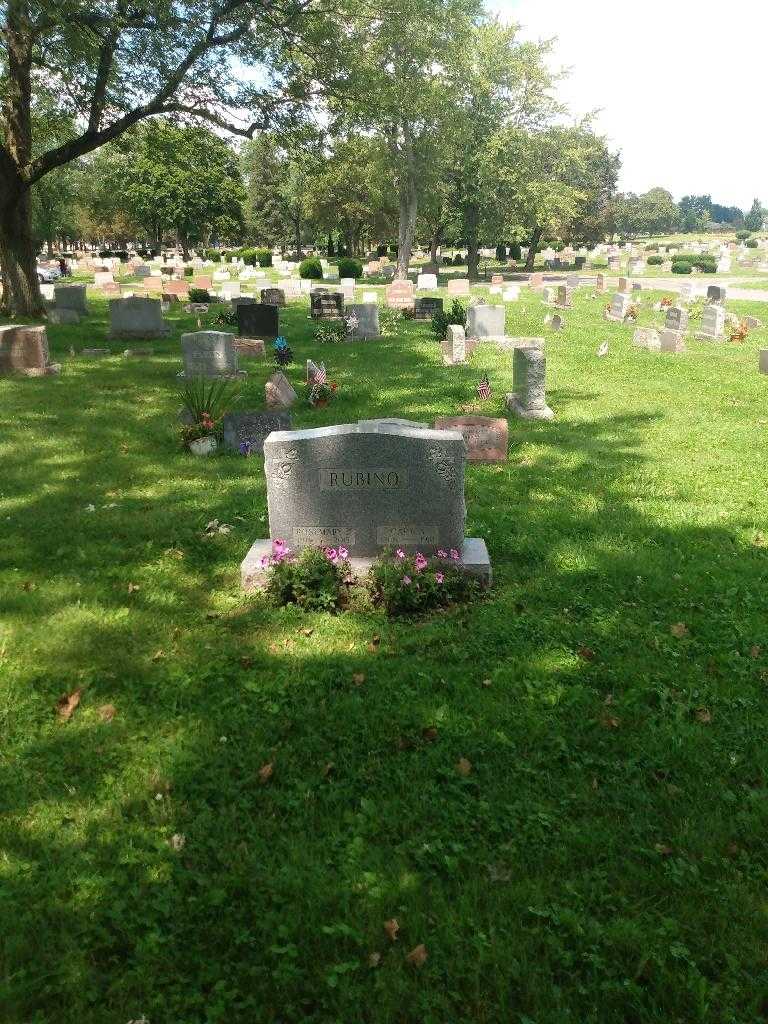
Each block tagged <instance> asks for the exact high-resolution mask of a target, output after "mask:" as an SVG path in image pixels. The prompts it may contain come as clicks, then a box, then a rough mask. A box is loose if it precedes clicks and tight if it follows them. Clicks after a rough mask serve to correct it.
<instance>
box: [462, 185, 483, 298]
mask: <svg viewBox="0 0 768 1024" xmlns="http://www.w3.org/2000/svg"><path fill="white" fill-rule="evenodd" d="M479 225H480V211H479V210H478V208H477V205H476V204H475V203H467V206H466V207H465V210H464V226H465V230H466V234H467V277H468V278H469V280H470V281H477V279H478V277H479V276H480V275H479V274H478V270H477V265H478V253H477V250H478V248H479V246H478V243H477V232H478V227H479Z"/></svg>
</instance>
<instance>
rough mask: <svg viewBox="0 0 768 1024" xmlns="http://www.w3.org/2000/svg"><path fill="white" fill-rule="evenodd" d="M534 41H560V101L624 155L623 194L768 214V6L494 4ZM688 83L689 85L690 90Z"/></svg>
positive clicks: (742, 2)
mask: <svg viewBox="0 0 768 1024" xmlns="http://www.w3.org/2000/svg"><path fill="white" fill-rule="evenodd" d="M487 3H488V6H489V8H490V10H491V11H494V12H496V13H498V14H499V15H500V16H501V18H502V19H503V20H505V21H515V22H518V23H520V24H521V25H522V26H523V27H524V31H523V35H524V36H525V37H527V38H534V39H538V38H551V37H552V36H557V43H556V46H555V50H554V64H555V66H557V67H562V68H570V69H571V74H570V76H569V77H568V78H567V79H566V80H565V81H563V82H562V83H561V85H560V88H559V96H560V98H561V99H562V101H563V102H564V103H567V104H568V106H569V107H570V109H571V110H572V112H573V113H574V114H584V113H587V112H589V111H591V110H594V109H596V108H600V109H601V111H602V112H601V113H600V115H599V117H598V120H597V122H596V128H597V129H598V131H600V133H601V134H604V135H607V136H608V138H609V139H610V141H611V143H612V145H613V148H614V149H619V150H621V155H622V171H621V177H620V179H619V189H620V190H621V191H625V192H627V191H631V192H646V191H648V189H649V188H654V187H655V186H657V185H659V186H661V187H662V188H666V189H668V190H669V191H670V192H671V193H672V194H673V196H674V197H675V199H679V198H680V197H681V196H683V195H687V194H695V195H701V194H705V193H708V194H710V195H711V196H712V201H713V202H715V203H722V204H723V205H724V206H740V207H741V208H742V210H747V209H748V208H749V206H750V205H751V203H752V200H753V199H754V197H755V196H758V197H759V198H760V199H761V200H762V201H763V204H764V205H765V204H767V203H768V181H766V176H767V175H768V132H766V130H765V96H766V86H765V80H766V64H767V63H768V55H767V54H766V50H765V41H766V39H767V38H768V3H766V2H765V0H727V2H725V3H722V2H715V0H637V2H635V3H616V2H615V0H487ZM678 83H680V84H678Z"/></svg>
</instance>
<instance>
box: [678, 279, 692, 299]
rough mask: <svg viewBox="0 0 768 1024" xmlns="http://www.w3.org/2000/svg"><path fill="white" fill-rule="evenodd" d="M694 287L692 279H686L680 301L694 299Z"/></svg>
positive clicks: (682, 286) (681, 288)
mask: <svg viewBox="0 0 768 1024" xmlns="http://www.w3.org/2000/svg"><path fill="white" fill-rule="evenodd" d="M693 294H694V288H693V284H692V283H691V282H690V281H685V282H684V283H683V284H682V285H681V287H680V301H681V302H690V301H691V300H692V299H693Z"/></svg>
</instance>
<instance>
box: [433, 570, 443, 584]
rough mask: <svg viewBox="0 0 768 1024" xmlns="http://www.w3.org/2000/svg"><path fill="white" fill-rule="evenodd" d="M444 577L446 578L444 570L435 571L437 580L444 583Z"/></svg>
mask: <svg viewBox="0 0 768 1024" xmlns="http://www.w3.org/2000/svg"><path fill="white" fill-rule="evenodd" d="M444 579H445V573H444V572H436V573H435V580H436V581H437V582H438V583H442V582H443V580H444Z"/></svg>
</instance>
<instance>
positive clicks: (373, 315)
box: [344, 302, 381, 341]
mask: <svg viewBox="0 0 768 1024" xmlns="http://www.w3.org/2000/svg"><path fill="white" fill-rule="evenodd" d="M344 319H345V320H346V323H347V341H368V340H369V339H371V338H380V337H381V329H380V327H379V307H378V305H377V304H376V303H375V302H358V303H353V304H352V305H350V306H347V308H346V310H345V313H344Z"/></svg>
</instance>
